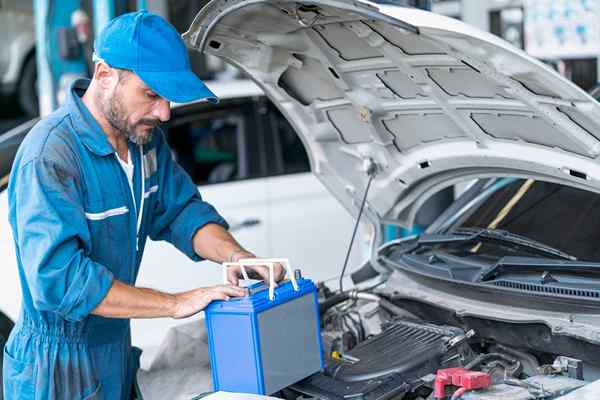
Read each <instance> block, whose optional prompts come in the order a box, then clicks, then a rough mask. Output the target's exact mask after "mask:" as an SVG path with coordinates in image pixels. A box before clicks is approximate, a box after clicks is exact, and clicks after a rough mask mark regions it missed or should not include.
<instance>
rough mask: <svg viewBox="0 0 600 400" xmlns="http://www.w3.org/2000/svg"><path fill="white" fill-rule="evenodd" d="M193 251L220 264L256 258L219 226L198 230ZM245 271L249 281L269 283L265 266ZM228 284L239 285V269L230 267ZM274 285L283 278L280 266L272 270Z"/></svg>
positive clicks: (208, 226)
mask: <svg viewBox="0 0 600 400" xmlns="http://www.w3.org/2000/svg"><path fill="white" fill-rule="evenodd" d="M192 241H193V245H194V250H195V251H196V254H198V255H199V256H200V257H203V258H206V259H208V260H211V261H214V262H216V263H219V264H222V263H224V262H237V261H239V260H241V259H244V258H256V256H255V255H254V254H252V253H250V252H249V251H246V250H245V249H244V248H243V247H242V246H240V244H239V243H238V242H237V241H236V240H235V239H234V238H233V236H231V234H230V233H229V232H227V231H226V230H225V228H223V227H222V226H221V225H217V224H206V225H205V226H204V227H202V228H200V229H198V231H197V232H196V234H195V235H194V238H193V239H192ZM246 271H247V272H248V275H249V277H250V278H251V279H262V280H264V281H265V282H266V283H269V268H268V267H267V266H266V265H259V266H248V267H246ZM227 276H228V279H229V283H231V284H233V285H236V286H237V285H238V284H239V279H240V276H241V270H240V268H239V267H230V268H229V270H228V271H227ZM273 277H274V279H275V282H274V284H277V282H279V281H281V280H282V279H283V278H284V277H285V269H284V268H283V266H282V265H280V264H275V266H274V268H273Z"/></svg>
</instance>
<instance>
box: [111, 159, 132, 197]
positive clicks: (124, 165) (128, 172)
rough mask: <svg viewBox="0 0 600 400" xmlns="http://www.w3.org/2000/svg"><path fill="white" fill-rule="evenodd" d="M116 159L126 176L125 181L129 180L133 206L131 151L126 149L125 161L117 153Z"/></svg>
mask: <svg viewBox="0 0 600 400" xmlns="http://www.w3.org/2000/svg"><path fill="white" fill-rule="evenodd" d="M115 155H116V156H117V160H119V164H121V168H123V172H125V175H126V176H127V182H129V190H131V199H132V201H133V206H134V207H135V192H134V191H133V161H131V151H129V150H128V151H127V162H125V161H123V160H121V157H119V155H118V154H117V153H115Z"/></svg>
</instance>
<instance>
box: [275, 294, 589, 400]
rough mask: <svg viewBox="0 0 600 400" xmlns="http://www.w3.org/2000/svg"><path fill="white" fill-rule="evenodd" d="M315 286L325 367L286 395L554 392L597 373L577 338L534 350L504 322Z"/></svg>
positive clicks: (364, 397)
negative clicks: (457, 317) (515, 337)
mask: <svg viewBox="0 0 600 400" xmlns="http://www.w3.org/2000/svg"><path fill="white" fill-rule="evenodd" d="M319 293H320V306H321V334H322V337H323V347H324V353H325V358H326V367H325V369H324V370H323V371H321V372H319V373H317V374H314V375H312V376H310V377H308V378H306V379H304V380H302V381H300V382H298V383H296V384H294V385H292V386H290V387H288V388H287V389H284V390H283V391H282V392H281V393H279V396H280V397H282V398H285V399H287V400H345V399H356V400H450V399H451V400H460V399H463V400H496V399H498V400H500V399H503V400H535V399H558V398H560V397H561V396H564V395H567V394H569V393H572V392H574V393H575V394H576V393H577V392H576V391H577V389H579V388H582V387H584V386H585V385H586V384H588V383H590V382H591V381H593V380H596V379H598V378H600V374H599V371H600V369H598V368H597V367H596V365H595V364H594V360H591V362H590V360H589V359H587V360H585V361H584V360H582V359H580V358H577V357H576V356H580V355H581V353H579V352H580V351H581V348H580V347H578V345H577V344H575V343H574V344H573V348H572V351H567V352H564V353H563V352H561V353H558V352H557V353H553V352H552V351H539V346H532V347H530V348H528V347H527V346H523V343H522V342H519V341H516V340H513V338H512V336H511V335H510V334H507V335H505V336H503V335H502V333H503V332H504V331H506V330H507V329H508V330H512V329H511V328H512V327H511V326H509V325H507V324H506V323H499V322H497V321H492V320H486V321H481V320H476V319H473V320H469V319H465V320H461V321H458V320H454V321H452V320H451V319H450V318H449V319H448V321H446V322H442V320H443V319H444V318H443V317H442V315H443V313H441V312H438V313H436V312H435V310H432V307H431V305H425V304H422V305H420V304H419V303H418V302H415V301H411V302H403V301H397V300H396V299H393V298H390V297H386V296H385V295H383V294H382V293H377V290H373V289H369V290H365V291H348V292H347V293H345V294H343V295H341V294H340V293H339V292H338V293H332V292H331V291H329V290H328V289H327V288H326V287H324V286H322V287H320V291H319ZM427 316H431V317H427ZM514 328H515V332H517V334H518V332H519V329H518V327H514ZM494 329H496V330H497V331H499V332H497V335H491V334H489V332H491V331H494ZM534 332H537V333H539V332H538V331H535V330H534ZM542 336H543V335H542ZM502 337H504V338H505V339H506V340H502V339H501V338H502ZM541 340H542V341H543V340H544V339H543V338H542V339H541ZM525 341H526V340H525ZM511 342H512V343H511ZM557 348H560V350H564V349H565V346H557ZM566 348H567V349H568V346H567V347H566ZM546 350H550V349H546ZM574 398H579V397H574Z"/></svg>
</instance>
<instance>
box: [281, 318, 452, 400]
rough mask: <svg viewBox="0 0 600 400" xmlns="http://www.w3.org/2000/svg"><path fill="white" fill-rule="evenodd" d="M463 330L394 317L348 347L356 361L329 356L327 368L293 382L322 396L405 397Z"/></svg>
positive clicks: (340, 399)
mask: <svg viewBox="0 0 600 400" xmlns="http://www.w3.org/2000/svg"><path fill="white" fill-rule="evenodd" d="M463 334H464V332H463V331H462V330H461V329H459V328H455V327H449V326H439V325H433V324H429V323H424V322H414V321H407V320H394V321H391V322H389V323H387V324H386V325H384V326H383V332H382V333H381V334H379V335H377V336H374V337H372V338H370V339H368V340H366V341H364V342H362V343H360V344H359V345H357V346H356V347H355V348H354V349H352V350H351V351H349V352H348V353H347V355H349V356H351V358H353V359H357V361H356V362H354V363H350V362H337V361H331V362H329V363H328V364H327V365H326V368H325V371H324V372H320V373H317V374H315V375H312V376H310V377H309V378H307V379H305V380H303V381H301V382H299V383H297V384H295V385H293V386H292V387H291V388H292V389H293V390H295V391H297V392H299V393H302V394H304V395H308V396H312V397H314V398H318V399H324V400H344V399H348V398H352V399H353V400H385V399H390V398H392V397H395V398H401V396H402V394H405V393H407V392H409V391H410V390H411V389H412V388H413V386H414V382H415V381H416V380H418V379H419V378H420V377H423V376H424V375H427V374H430V373H433V372H435V371H436V370H437V369H438V368H439V367H440V366H441V362H440V361H441V358H442V356H444V355H445V353H446V347H445V343H447V341H448V340H450V339H451V338H454V337H457V336H460V335H463Z"/></svg>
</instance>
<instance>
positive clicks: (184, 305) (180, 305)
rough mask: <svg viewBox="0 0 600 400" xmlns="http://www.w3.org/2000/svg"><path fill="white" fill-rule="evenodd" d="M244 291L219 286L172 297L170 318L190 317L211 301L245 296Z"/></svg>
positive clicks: (245, 292)
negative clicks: (173, 300) (172, 303)
mask: <svg viewBox="0 0 600 400" xmlns="http://www.w3.org/2000/svg"><path fill="white" fill-rule="evenodd" d="M247 294H248V292H247V290H246V289H244V288H241V287H239V286H233V285H219V286H210V287H205V288H198V289H194V290H190V291H187V292H182V293H178V294H176V295H174V298H175V302H174V306H173V313H172V315H171V316H172V317H173V318H175V319H180V318H187V317H191V316H192V315H194V314H197V313H199V312H200V311H202V310H204V309H205V308H206V306H208V304H209V303H210V302H211V301H213V300H229V299H230V298H231V297H242V296H245V295H247Z"/></svg>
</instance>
